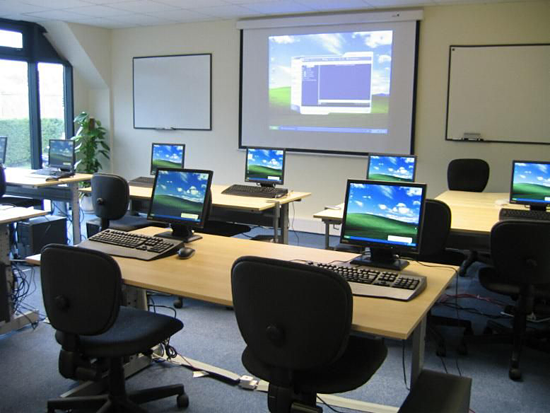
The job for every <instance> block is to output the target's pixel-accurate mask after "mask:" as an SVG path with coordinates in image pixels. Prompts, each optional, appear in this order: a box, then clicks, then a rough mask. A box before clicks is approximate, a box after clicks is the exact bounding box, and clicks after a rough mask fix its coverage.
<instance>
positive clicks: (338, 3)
mask: <svg viewBox="0 0 550 413" xmlns="http://www.w3.org/2000/svg"><path fill="white" fill-rule="evenodd" d="M298 2H299V3H301V4H305V5H306V6H310V7H312V8H314V9H315V10H349V9H366V8H368V7H369V5H368V4H367V3H366V2H365V1H363V0H298Z"/></svg>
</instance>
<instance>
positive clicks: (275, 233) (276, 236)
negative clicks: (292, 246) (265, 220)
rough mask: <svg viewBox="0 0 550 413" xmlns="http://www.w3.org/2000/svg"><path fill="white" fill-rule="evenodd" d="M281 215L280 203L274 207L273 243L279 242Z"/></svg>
mask: <svg viewBox="0 0 550 413" xmlns="http://www.w3.org/2000/svg"><path fill="white" fill-rule="evenodd" d="M280 213H281V204H279V203H278V202H276V203H275V205H274V206H273V242H277V243H278V242H279V216H280Z"/></svg>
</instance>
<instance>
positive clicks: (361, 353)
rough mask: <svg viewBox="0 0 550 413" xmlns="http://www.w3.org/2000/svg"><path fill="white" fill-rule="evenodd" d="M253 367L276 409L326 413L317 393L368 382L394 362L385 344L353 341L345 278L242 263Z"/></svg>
mask: <svg viewBox="0 0 550 413" xmlns="http://www.w3.org/2000/svg"><path fill="white" fill-rule="evenodd" d="M231 289H232V294H233V305H234V308H235V315H236V317H237V323H238V325H239V329H240V331H241V334H242V336H243V338H244V341H245V342H246V345H247V347H246V348H245V350H244V352H243V354H242V362H243V364H244V366H245V368H246V369H247V370H248V371H249V372H250V373H252V374H254V375H255V376H257V377H259V378H261V379H263V380H266V381H268V382H269V392H268V408H269V411H270V412H272V413H279V412H321V411H322V409H320V408H319V407H317V406H316V395H317V393H340V392H344V391H349V390H352V389H355V388H357V387H359V386H361V385H363V384H364V383H366V382H367V381H368V380H369V379H370V377H371V376H372V375H373V374H374V373H375V372H376V370H377V369H378V368H379V367H380V366H381V365H382V362H383V361H384V359H385V358H386V354H387V348H386V345H385V344H384V342H383V340H381V339H375V338H367V337H360V336H356V335H351V334H350V330H351V319H352V314H353V297H352V295H351V290H350V287H349V285H348V283H347V282H346V281H344V280H343V278H341V277H340V276H339V275H337V274H334V273H332V272H330V271H326V270H324V269H320V268H314V267H310V266H307V265H305V264H298V263H293V262H287V261H281V260H275V259H268V258H259V257H241V258H239V259H238V260H237V261H235V263H234V264H233V268H232V270H231Z"/></svg>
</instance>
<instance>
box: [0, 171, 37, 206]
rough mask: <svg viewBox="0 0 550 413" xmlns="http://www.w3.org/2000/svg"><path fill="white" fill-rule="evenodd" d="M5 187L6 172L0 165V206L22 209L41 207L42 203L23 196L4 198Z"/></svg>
mask: <svg viewBox="0 0 550 413" xmlns="http://www.w3.org/2000/svg"><path fill="white" fill-rule="evenodd" d="M6 187H7V182H6V171H5V170H4V166H3V165H0V204H2V205H13V206H16V207H22V208H29V207H38V208H42V207H43V205H42V201H41V200H39V199H33V198H27V197H24V196H5V195H6Z"/></svg>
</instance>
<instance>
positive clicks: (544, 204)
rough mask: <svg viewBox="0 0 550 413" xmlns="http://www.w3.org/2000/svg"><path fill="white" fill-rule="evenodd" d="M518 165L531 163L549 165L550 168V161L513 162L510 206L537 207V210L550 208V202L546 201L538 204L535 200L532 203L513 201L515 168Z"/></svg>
mask: <svg viewBox="0 0 550 413" xmlns="http://www.w3.org/2000/svg"><path fill="white" fill-rule="evenodd" d="M516 163H530V164H544V165H548V167H549V168H550V161H523V160H513V161H512V176H511V178H510V193H509V202H510V204H515V205H526V206H529V207H535V209H537V208H538V209H546V208H548V207H550V201H546V202H537V201H536V200H533V201H532V202H529V201H518V200H515V199H513V198H512V197H513V193H514V191H513V189H514V171H515V169H516V168H515V166H516Z"/></svg>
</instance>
